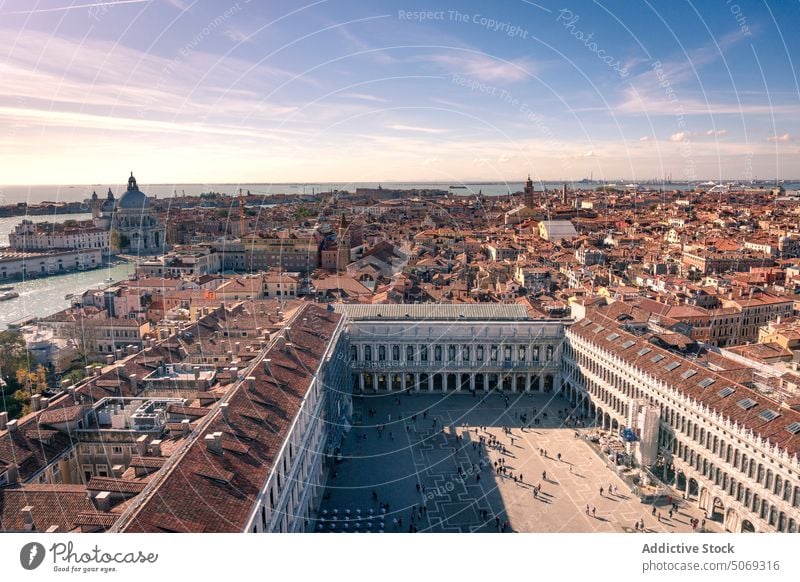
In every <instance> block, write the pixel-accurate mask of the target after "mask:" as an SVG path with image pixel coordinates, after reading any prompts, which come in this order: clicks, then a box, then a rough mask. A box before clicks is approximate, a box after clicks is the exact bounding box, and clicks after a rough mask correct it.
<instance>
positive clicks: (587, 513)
mask: <svg viewBox="0 0 800 582" xmlns="http://www.w3.org/2000/svg"><path fill="white" fill-rule="evenodd" d="M586 515H589V504H588V503H587V504H586Z"/></svg>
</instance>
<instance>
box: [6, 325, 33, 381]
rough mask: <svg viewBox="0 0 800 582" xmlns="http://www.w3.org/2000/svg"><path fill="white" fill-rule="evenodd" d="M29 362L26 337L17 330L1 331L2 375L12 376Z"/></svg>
mask: <svg viewBox="0 0 800 582" xmlns="http://www.w3.org/2000/svg"><path fill="white" fill-rule="evenodd" d="M27 362H28V349H27V347H26V346H25V338H24V337H22V334H21V333H19V332H17V331H12V330H8V331H4V332H0V377H2V378H6V379H7V378H12V377H14V375H15V374H16V372H17V369H19V368H20V367H21V366H24V365H25V364H27Z"/></svg>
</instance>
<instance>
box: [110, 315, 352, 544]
mask: <svg viewBox="0 0 800 582" xmlns="http://www.w3.org/2000/svg"><path fill="white" fill-rule="evenodd" d="M303 317H307V318H308V320H309V323H308V324H304V323H300V321H301V319H298V318H303ZM340 317H341V316H340V315H338V314H336V313H332V312H329V311H327V310H326V309H325V308H324V307H320V306H317V305H313V304H306V305H305V306H304V307H303V308H302V311H300V312H299V313H298V318H295V319H294V323H293V325H292V330H291V342H292V346H293V347H291V348H287V347H285V346H282V345H281V343H282V342H276V344H275V345H273V346H272V347H271V348H270V349H269V351H268V352H267V354H266V357H268V358H271V360H272V362H271V365H270V372H267V371H266V369H265V368H266V367H265V366H263V365H258V366H256V367H255V368H254V369H253V371H252V373H251V375H252V376H254V377H255V379H256V380H255V386H254V387H253V388H250V387H249V386H248V384H249V383H248V382H247V381H246V380H244V381H242V382H241V383H239V384H237V385H236V387H235V388H233V389H232V392H231V395H230V397H229V398H228V400H227V402H228V413H227V414H228V419H229V422H226V421H225V420H224V419H223V418H222V415H221V414H214V416H213V417H211V418H210V419H207V422H206V425H205V426H204V427H203V429H202V430H201V431H198V434H196V438H195V440H194V441H193V442H192V443H191V445H190V446H189V447H188V448H187V449H186V450H185V451H184V452H183V453H182V454H181V456H180V457H179V458H178V459H177V461H176V463H175V464H174V465H173V466H171V467H170V468H169V469H168V470H167V471H166V472H162V473H159V474H157V475H155V477H154V479H155V480H156V481H155V486H154V488H153V489H152V490H151V491H149V492H148V493H147V498H146V499H145V500H143V502H142V504H141V506H139V508H138V509H137V510H136V512H135V513H134V514H132V515H131V516H130V519H129V521H127V523H124V524H122V525H121V527H122V530H123V531H128V532H157V531H176V532H197V531H215V532H239V531H242V530H243V528H244V527H245V525H246V522H247V519H248V518H249V516H250V513H251V512H252V510H253V508H254V505H255V503H256V499H257V498H258V495H259V494H260V491H261V488H262V487H263V485H264V482H265V481H266V479H267V476H268V475H269V472H270V470H271V469H272V466H273V462H274V459H275V456H276V454H277V453H278V451H279V450H280V447H281V445H282V443H283V440H284V438H285V436H286V433H287V431H288V429H289V427H290V426H291V423H292V421H293V419H294V417H295V416H296V415H297V412H298V410H299V407H300V405H301V403H302V400H303V398H304V396H305V394H306V392H307V390H308V386H309V384H310V382H311V380H312V377H313V374H314V373H315V371H316V369H317V367H318V365H319V363H320V358H321V356H322V354H323V353H324V352H325V349H326V346H327V344H328V342H329V341H330V337H331V335H332V334H333V332H334V330H335V328H336V326H337V325H338V322H339V320H340ZM311 321H313V326H312V324H311V323H310V322H311ZM289 363H293V364H295V369H294V370H290V369H288V368H287V367H284V366H283V364H289ZM214 432H222V433H223V437H222V439H223V440H222V448H223V454H222V455H217V454H215V453H212V452H210V451H209V449H208V447H207V445H206V443H205V442H204V440H205V436H206V435H209V434H212V433H214ZM228 441H230V444H229V443H228ZM187 491H191V492H192V494H191V495H187Z"/></svg>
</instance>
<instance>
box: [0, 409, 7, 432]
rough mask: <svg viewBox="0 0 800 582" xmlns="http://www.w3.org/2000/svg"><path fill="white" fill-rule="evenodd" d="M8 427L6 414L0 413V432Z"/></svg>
mask: <svg viewBox="0 0 800 582" xmlns="http://www.w3.org/2000/svg"><path fill="white" fill-rule="evenodd" d="M6 425H8V413H7V412H0V430H5V429H6Z"/></svg>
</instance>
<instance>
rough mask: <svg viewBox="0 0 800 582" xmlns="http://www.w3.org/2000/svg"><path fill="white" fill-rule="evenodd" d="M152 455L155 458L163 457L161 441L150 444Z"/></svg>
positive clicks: (157, 440) (156, 440)
mask: <svg viewBox="0 0 800 582" xmlns="http://www.w3.org/2000/svg"><path fill="white" fill-rule="evenodd" d="M150 454H151V455H153V456H154V457H160V456H161V439H155V440H154V441H153V442H151V443H150Z"/></svg>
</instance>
